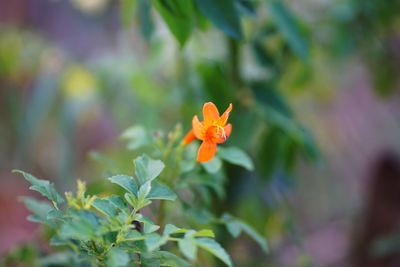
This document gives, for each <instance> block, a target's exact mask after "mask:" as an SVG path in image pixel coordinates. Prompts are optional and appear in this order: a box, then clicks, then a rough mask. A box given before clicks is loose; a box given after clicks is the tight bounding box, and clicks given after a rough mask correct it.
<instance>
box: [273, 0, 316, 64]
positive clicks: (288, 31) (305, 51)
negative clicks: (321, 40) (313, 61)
mask: <svg viewBox="0 0 400 267" xmlns="http://www.w3.org/2000/svg"><path fill="white" fill-rule="evenodd" d="M267 2H268V10H269V14H270V15H271V17H272V19H273V21H274V22H275V24H276V26H277V27H278V29H279V30H280V32H281V33H282V35H283V36H284V37H285V38H286V40H287V41H288V44H289V46H290V48H291V49H292V50H293V52H294V53H296V54H297V56H298V57H300V58H301V59H302V60H304V61H306V60H307V59H308V57H309V45H308V43H307V42H306V40H305V38H304V37H303V35H302V33H301V31H300V28H299V25H298V23H297V22H296V20H295V18H294V15H293V14H292V13H291V12H290V11H289V9H287V7H286V6H285V4H284V3H283V2H282V1H277V0H270V1H267Z"/></svg>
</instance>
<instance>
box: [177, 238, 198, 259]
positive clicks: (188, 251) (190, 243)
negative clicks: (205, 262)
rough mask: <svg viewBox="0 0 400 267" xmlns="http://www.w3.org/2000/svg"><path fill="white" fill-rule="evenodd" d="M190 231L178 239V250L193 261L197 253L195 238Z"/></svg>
mask: <svg viewBox="0 0 400 267" xmlns="http://www.w3.org/2000/svg"><path fill="white" fill-rule="evenodd" d="M191 234H192V233H189V232H188V233H186V234H185V237H184V238H183V239H181V240H179V241H178V247H179V250H180V251H181V252H182V254H183V255H184V256H185V257H186V258H188V259H189V260H192V261H194V260H195V259H196V255H197V244H196V242H195V239H194V238H193V237H191V236H190V235H191Z"/></svg>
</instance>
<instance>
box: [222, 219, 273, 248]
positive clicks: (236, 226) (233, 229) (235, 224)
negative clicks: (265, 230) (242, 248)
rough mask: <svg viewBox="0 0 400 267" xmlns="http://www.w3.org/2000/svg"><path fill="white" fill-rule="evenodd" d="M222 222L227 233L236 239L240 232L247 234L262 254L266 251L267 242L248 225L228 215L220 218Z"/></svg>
mask: <svg viewBox="0 0 400 267" xmlns="http://www.w3.org/2000/svg"><path fill="white" fill-rule="evenodd" d="M222 220H223V221H224V222H225V225H226V227H227V229H228V231H229V233H230V234H231V235H232V236H233V237H234V238H237V237H238V236H239V235H240V233H241V232H242V231H244V232H245V233H246V234H248V235H249V236H250V237H251V238H252V239H253V240H254V241H256V242H257V244H258V245H259V246H260V247H261V249H262V250H263V251H264V252H267V251H268V244H267V240H266V239H265V238H264V237H263V236H261V235H260V234H259V233H257V231H256V230H254V229H253V228H252V227H251V226H250V225H248V224H247V223H245V222H243V221H241V220H239V219H236V218H234V217H232V216H231V215H230V214H227V213H225V214H224V215H223V216H222Z"/></svg>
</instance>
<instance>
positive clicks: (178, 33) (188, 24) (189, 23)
mask: <svg viewBox="0 0 400 267" xmlns="http://www.w3.org/2000/svg"><path fill="white" fill-rule="evenodd" d="M153 4H154V6H155V8H156V9H157V11H158V12H159V13H160V14H161V17H162V18H163V19H164V21H165V23H166V24H167V26H168V28H169V30H170V31H171V33H172V34H173V35H174V36H175V38H176V39H177V40H178V42H179V43H180V45H181V46H183V45H184V44H185V42H186V41H187V39H188V38H189V36H190V33H191V31H192V27H193V4H192V1H187V0H155V1H153Z"/></svg>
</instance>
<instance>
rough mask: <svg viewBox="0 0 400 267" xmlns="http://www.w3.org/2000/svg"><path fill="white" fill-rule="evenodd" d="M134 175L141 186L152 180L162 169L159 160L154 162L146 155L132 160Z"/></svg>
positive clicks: (162, 166)
mask: <svg viewBox="0 0 400 267" xmlns="http://www.w3.org/2000/svg"><path fill="white" fill-rule="evenodd" d="M134 164H135V173H136V176H137V177H138V178H139V180H140V182H141V184H143V183H145V182H146V181H152V180H154V179H155V178H156V177H157V176H158V175H160V173H161V172H162V170H163V169H164V163H163V162H162V161H161V160H154V159H152V158H150V157H149V156H147V155H145V154H144V155H142V156H140V157H137V158H136V159H135V160H134Z"/></svg>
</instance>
